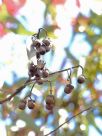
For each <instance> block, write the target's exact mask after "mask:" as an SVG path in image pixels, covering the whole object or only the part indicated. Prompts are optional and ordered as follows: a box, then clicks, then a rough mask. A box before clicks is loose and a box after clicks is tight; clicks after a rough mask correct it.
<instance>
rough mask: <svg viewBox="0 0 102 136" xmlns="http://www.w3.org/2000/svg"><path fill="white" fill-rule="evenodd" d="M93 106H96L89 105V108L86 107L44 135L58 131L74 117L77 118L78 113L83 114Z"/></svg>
mask: <svg viewBox="0 0 102 136" xmlns="http://www.w3.org/2000/svg"><path fill="white" fill-rule="evenodd" d="M93 108H94V107H92V106H91V107H89V108H87V109H84V110H82V111H80V112H79V113H77V114H75V115H74V116H72V117H71V118H69V119H68V120H67V121H65V122H64V123H62V124H61V125H59V126H58V127H57V128H56V129H54V130H53V131H51V132H50V133H48V134H46V135H44V136H48V135H50V134H52V133H54V132H56V131H57V130H58V129H59V128H60V127H62V126H63V125H64V124H66V123H69V122H70V121H71V120H72V119H73V118H76V117H77V116H78V115H80V114H82V113H83V112H85V111H89V110H91V109H93Z"/></svg>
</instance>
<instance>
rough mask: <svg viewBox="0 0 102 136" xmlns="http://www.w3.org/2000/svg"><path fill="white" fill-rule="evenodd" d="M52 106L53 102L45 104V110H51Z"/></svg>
mask: <svg viewBox="0 0 102 136" xmlns="http://www.w3.org/2000/svg"><path fill="white" fill-rule="evenodd" d="M53 107H54V105H53V104H46V109H47V110H52V109H53Z"/></svg>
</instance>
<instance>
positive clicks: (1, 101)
mask: <svg viewBox="0 0 102 136" xmlns="http://www.w3.org/2000/svg"><path fill="white" fill-rule="evenodd" d="M39 31H40V30H39ZM79 67H80V68H81V69H82V74H83V67H82V66H81V65H78V66H74V67H71V68H67V69H63V70H59V71H56V72H52V73H50V74H49V76H52V75H54V74H57V73H61V72H64V71H68V70H71V69H76V68H79ZM34 81H35V79H33V80H32V79H28V80H26V82H25V83H24V84H23V85H22V86H21V87H19V88H18V89H16V91H15V92H14V93H12V94H11V95H10V96H9V97H7V98H5V99H3V100H0V104H3V103H5V102H7V101H10V100H11V99H12V98H13V97H14V96H15V95H17V94H18V93H20V92H21V91H22V90H23V89H24V88H25V87H26V86H27V85H29V84H32V83H34ZM44 82H49V83H50V88H51V89H52V84H51V81H49V80H46V79H45V80H44ZM50 93H52V92H50Z"/></svg>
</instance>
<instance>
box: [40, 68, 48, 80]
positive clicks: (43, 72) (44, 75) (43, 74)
mask: <svg viewBox="0 0 102 136" xmlns="http://www.w3.org/2000/svg"><path fill="white" fill-rule="evenodd" d="M42 76H43V78H46V77H48V76H49V72H48V70H47V69H44V70H43V71H42Z"/></svg>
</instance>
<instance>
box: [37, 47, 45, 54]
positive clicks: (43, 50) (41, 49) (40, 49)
mask: <svg viewBox="0 0 102 136" xmlns="http://www.w3.org/2000/svg"><path fill="white" fill-rule="evenodd" d="M38 52H39V53H40V55H44V54H45V53H46V50H45V48H44V47H43V46H41V47H40V48H39V49H38Z"/></svg>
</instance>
